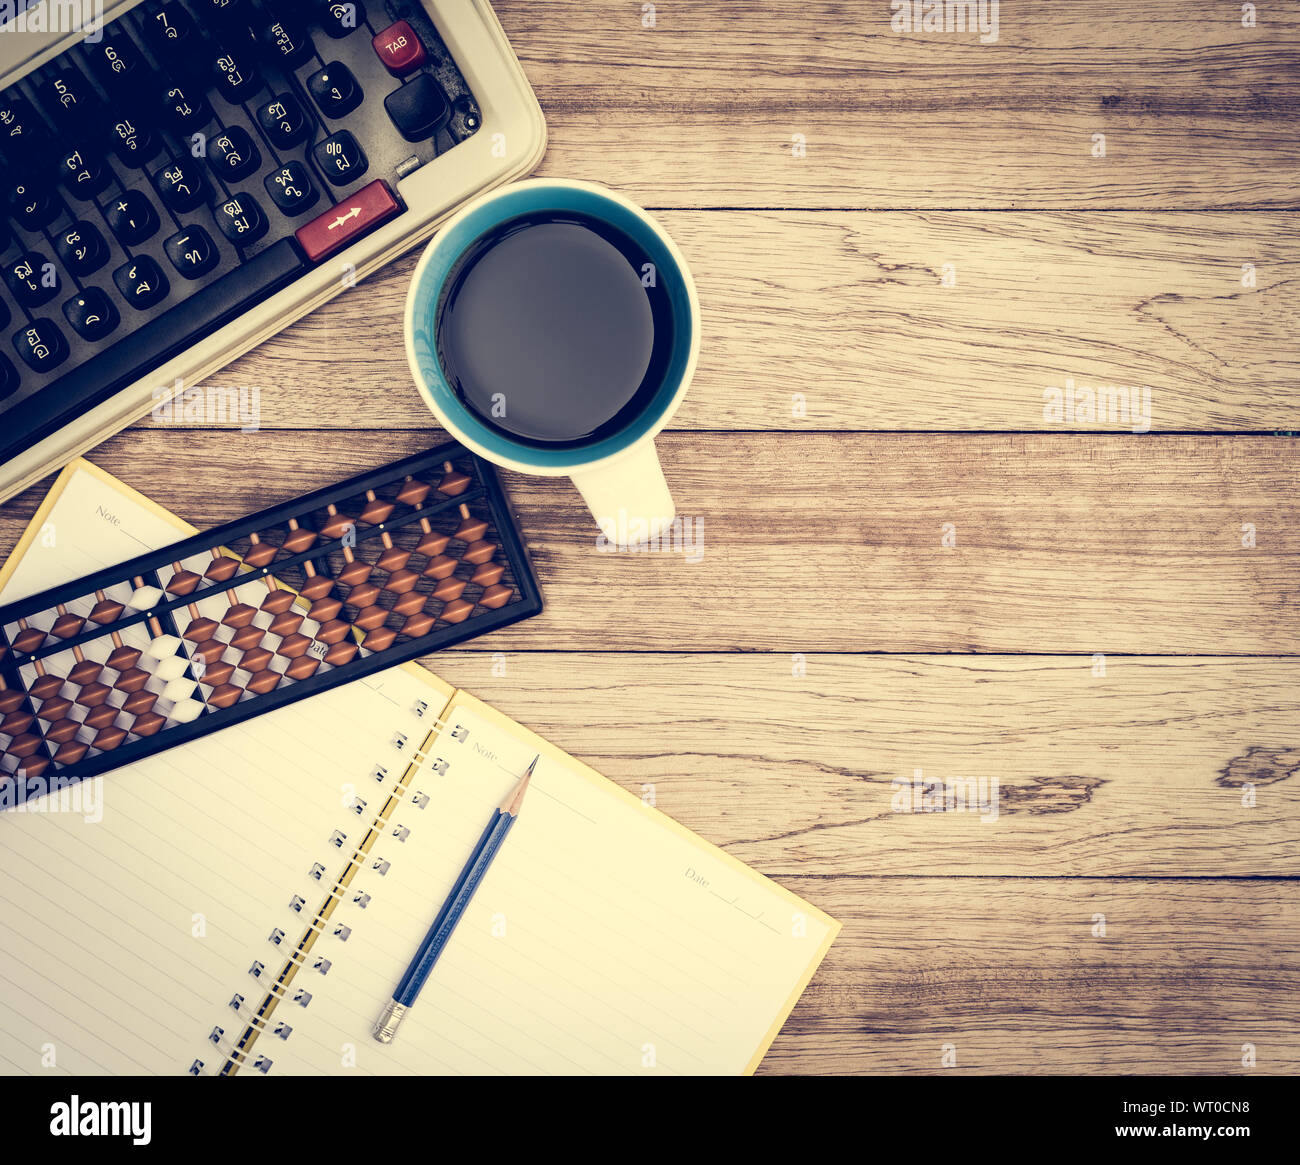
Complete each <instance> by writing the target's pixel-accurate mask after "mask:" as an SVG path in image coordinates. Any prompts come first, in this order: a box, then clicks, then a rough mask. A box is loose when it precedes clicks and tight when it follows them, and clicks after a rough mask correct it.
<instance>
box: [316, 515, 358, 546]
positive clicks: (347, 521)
mask: <svg viewBox="0 0 1300 1165" xmlns="http://www.w3.org/2000/svg"><path fill="white" fill-rule="evenodd" d="M352 525H353V521H352V519H351V518H350V517H348V515H347V514H341V513H335V514H330V516H329V517H328V518H326V519H325V521H324V522H322V523H321V528H320V532H321V533H322V534H323V535H324V536H325V537H326V538H329V539H331V540H333V539H335V538H342V537H343V535H344V534H346V533H347V532H348V530H349V529H350V528H351V526H352Z"/></svg>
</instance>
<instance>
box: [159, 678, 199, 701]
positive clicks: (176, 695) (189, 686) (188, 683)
mask: <svg viewBox="0 0 1300 1165" xmlns="http://www.w3.org/2000/svg"><path fill="white" fill-rule="evenodd" d="M196 687H198V685H197V684H196V683H195V682H194V681H193V680H187V679H184V678H182V677H177V678H176V679H174V680H169V681H168V682H167V686H166V687H164V688H163V690H162V694H163V698H164V699H167V700H175V701H176V702H177V703H178V704H179V703H180V702H181V701H182V700H188V699H189V698H190V697H191V696H192V695H194V689H195V688H196Z"/></svg>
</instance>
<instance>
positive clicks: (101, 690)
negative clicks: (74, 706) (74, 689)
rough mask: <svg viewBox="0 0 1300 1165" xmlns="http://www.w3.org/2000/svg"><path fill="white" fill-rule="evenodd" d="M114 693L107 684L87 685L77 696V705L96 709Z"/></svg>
mask: <svg viewBox="0 0 1300 1165" xmlns="http://www.w3.org/2000/svg"><path fill="white" fill-rule="evenodd" d="M112 691H113V689H112V688H110V687H109V686H108V685H107V684H98V683H96V684H87V685H86V686H85V687H84V688H82V689H81V691H80V692H79V693H78V694H77V697H76V699H77V703H78V704H80V705H81V706H82V707H83V708H94V707H96V706H97V705H99V704H102V703H103V702H104V701H105V700H107V699H108V697H109V696H110V695H111V694H112Z"/></svg>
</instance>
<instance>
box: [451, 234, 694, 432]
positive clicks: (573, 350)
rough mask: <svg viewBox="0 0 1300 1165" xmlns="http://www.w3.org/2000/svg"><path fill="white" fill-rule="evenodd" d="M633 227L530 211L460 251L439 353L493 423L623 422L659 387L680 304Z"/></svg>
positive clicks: (600, 428)
mask: <svg viewBox="0 0 1300 1165" xmlns="http://www.w3.org/2000/svg"><path fill="white" fill-rule="evenodd" d="M649 264H650V259H649V256H647V255H646V254H645V253H644V252H643V251H642V250H641V249H640V248H639V247H638V246H637V245H636V243H635V242H634V241H633V240H632V239H630V238H629V237H628V236H627V235H625V234H623V233H622V232H621V231H619V230H616V229H615V228H613V227H611V226H609V225H608V224H607V223H603V222H601V221H599V220H598V219H594V218H590V217H588V216H586V215H580V214H574V213H571V212H568V211H563V212H557V211H551V212H544V213H540V214H534V215H525V216H523V217H520V218H516V219H512V220H511V221H509V222H506V223H503V224H502V225H501V226H499V227H498V228H497V229H496V230H494V231H491V232H489V233H488V234H486V235H484V236H483V238H481V239H479V240H478V241H477V242H476V243H475V244H474V246H473V247H471V248H470V250H469V251H467V252H466V253H465V254H464V255H463V256H461V258H460V260H459V261H458V263H457V265H456V267H455V269H453V271H452V272H451V275H450V276H449V278H448V280H447V284H446V288H445V290H444V292H443V296H442V299H441V301H440V302H439V305H438V317H437V344H438V359H439V361H440V363H441V364H442V370H443V372H444V374H445V375H446V377H447V382H448V384H450V385H451V387H452V390H453V391H454V392H455V393H456V395H457V396H458V397H459V398H460V400H461V401H462V402H463V403H464V404H465V405H466V406H467V407H468V408H469V409H470V410H471V411H472V412H473V413H474V414H475V415H476V416H478V418H479V419H480V420H482V421H483V422H484V423H485V424H487V425H489V426H491V427H492V428H494V429H498V430H500V431H501V432H503V433H505V434H506V435H508V436H510V437H512V438H514V439H516V440H519V441H524V442H527V443H530V444H536V445H548V446H554V445H576V444H584V443H587V442H591V441H596V440H600V439H601V438H602V437H606V436H609V435H610V434H613V433H616V432H618V430H619V429H621V428H622V427H623V426H624V425H626V424H627V423H628V422H630V421H631V420H633V419H634V418H635V417H636V416H637V415H638V414H639V413H640V412H641V411H642V410H643V409H644V408H645V407H646V405H647V404H649V402H650V400H651V398H652V397H653V396H654V395H655V393H656V391H657V390H658V389H659V388H660V386H661V384H662V381H663V376H664V372H665V370H666V368H667V365H668V360H669V357H670V355H671V352H672V343H673V324H672V309H671V305H670V304H669V301H668V294H667V290H666V288H665V287H663V286H662V281H661V279H660V278H659V272H658V271H656V270H655V269H654V268H653V267H651V266H650V265H649Z"/></svg>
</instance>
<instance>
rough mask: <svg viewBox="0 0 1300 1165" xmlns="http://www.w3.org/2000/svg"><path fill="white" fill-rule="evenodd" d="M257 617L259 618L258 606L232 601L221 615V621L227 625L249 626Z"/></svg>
mask: <svg viewBox="0 0 1300 1165" xmlns="http://www.w3.org/2000/svg"><path fill="white" fill-rule="evenodd" d="M255 618H257V608H256V607H254V606H250V605H249V604H248V603H232V604H231V606H230V607H229V608H228V609H227V611H226V613H225V614H224V615H222V616H221V622H222V623H224V624H225V625H226V626H227V627H247V626H248V625H249V624H250V623H251V622H252V621H253V620H254V619H255Z"/></svg>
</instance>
